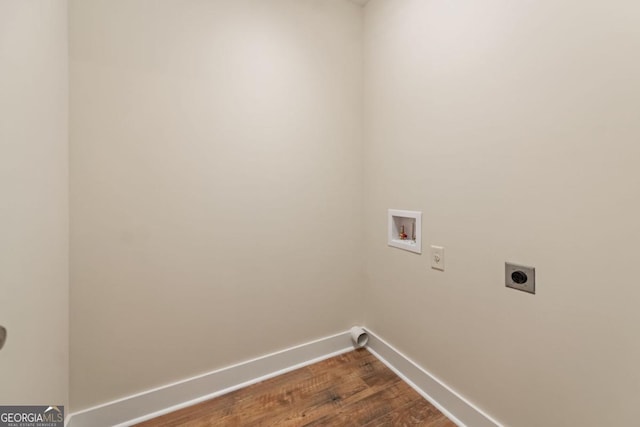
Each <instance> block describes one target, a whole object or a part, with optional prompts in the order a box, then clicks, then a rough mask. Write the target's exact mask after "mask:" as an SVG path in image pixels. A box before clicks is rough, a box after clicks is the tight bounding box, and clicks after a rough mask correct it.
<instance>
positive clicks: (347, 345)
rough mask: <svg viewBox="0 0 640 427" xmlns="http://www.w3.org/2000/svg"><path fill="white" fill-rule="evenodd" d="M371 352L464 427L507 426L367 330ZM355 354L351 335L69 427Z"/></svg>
mask: <svg viewBox="0 0 640 427" xmlns="http://www.w3.org/2000/svg"><path fill="white" fill-rule="evenodd" d="M367 333H368V334H369V342H368V344H367V349H368V350H369V351H370V352H371V353H372V354H373V355H374V356H376V357H377V358H378V359H380V361H381V362H382V363H384V364H385V365H387V366H388V367H389V368H390V369H391V370H392V371H394V372H395V373H396V374H398V376H400V378H402V379H403V380H404V381H406V382H407V383H408V384H409V385H410V386H411V387H413V388H414V389H415V390H416V391H417V392H418V393H420V394H421V395H422V396H423V397H424V398H426V399H427V400H429V401H430V402H431V403H433V404H434V406H436V407H437V408H438V409H439V410H440V411H442V413H444V414H445V415H446V416H447V417H449V419H451V420H452V421H453V422H455V423H456V424H458V425H459V426H461V427H502V426H501V425H500V424H499V423H498V422H496V421H495V420H493V419H492V418H491V417H489V416H488V415H486V414H485V413H483V412H482V411H481V410H480V409H478V408H477V407H476V406H474V405H473V404H472V403H470V402H468V401H467V400H466V399H464V398H463V397H462V396H460V395H459V394H457V393H456V392H455V391H453V390H451V389H450V388H449V387H447V386H446V385H445V384H444V383H442V382H441V381H440V380H438V379H437V378H435V377H434V376H433V375H431V374H429V373H428V372H427V371H425V370H424V369H422V368H421V367H420V366H418V365H417V364H415V363H414V362H413V361H411V360H410V359H408V358H407V357H406V356H404V355H403V354H402V353H400V352H399V351H398V350H396V349H395V348H393V347H392V346H391V345H389V344H388V343H387V342H386V341H384V340H383V339H382V338H380V337H378V336H377V335H376V334H375V333H373V332H372V331H370V330H368V329H367ZM353 349H354V346H353V343H352V342H351V339H350V334H349V331H345V332H341V333H339V334H336V335H332V336H328V337H325V338H321V339H318V340H315V341H311V342H308V343H305V344H302V345H298V346H295V347H291V348H288V349H285V350H282V351H278V352H275V353H271V354H268V355H265V356H262V357H258V358H256V359H252V360H248V361H246V362H242V363H238V364H236V365H232V366H228V367H226V368H222V369H218V370H215V371H213V372H209V373H206V374H203V375H199V376H196V377H193V378H188V379H185V380H183V381H179V382H176V383H173V384H168V385H166V386H162V387H158V388H155V389H152V390H148V391H145V392H143V393H138V394H135V395H132V396H128V397H125V398H122V399H118V400H114V401H112V402H108V403H105V404H103V405H99V406H95V407H93V408H89V409H86V410H83V411H78V412H75V413H72V414H70V415H69V417H68V422H67V423H66V425H67V427H112V426H116V427H124V426H131V425H133V424H136V423H139V422H142V421H146V420H149V419H152V418H155V417H158V416H160V415H164V414H167V413H169V412H173V411H176V410H178V409H182V408H186V407H188V406H191V405H195V404H197V403H200V402H203V401H205V400H209V399H213V398H215V397H218V396H221V395H223V394H226V393H229V392H232V391H234V390H238V389H240V388H243V387H246V386H249V385H251V384H255V383H258V382H260V381H264V380H266V379H269V378H272V377H275V376H278V375H281V374H284V373H286V372H289V371H293V370H295V369H298V368H301V367H304V366H307V365H311V364H313V363H316V362H319V361H321V360H324V359H328V358H330V357H334V356H337V355H339V354H342V353H346V352H348V351H351V350H353Z"/></svg>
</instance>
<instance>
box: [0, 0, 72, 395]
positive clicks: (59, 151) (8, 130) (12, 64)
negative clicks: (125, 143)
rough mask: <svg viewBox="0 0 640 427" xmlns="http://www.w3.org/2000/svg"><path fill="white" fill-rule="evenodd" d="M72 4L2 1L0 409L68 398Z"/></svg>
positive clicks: (0, 48) (55, 0)
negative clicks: (0, 331)
mask: <svg viewBox="0 0 640 427" xmlns="http://www.w3.org/2000/svg"><path fill="white" fill-rule="evenodd" d="M67 70H68V62H67V6H66V1H58V0H50V1H49V0H43V1H37V2H25V1H11V0H9V1H5V0H0V194H2V203H1V204H0V325H3V326H5V327H6V328H7V331H8V335H7V342H6V344H5V346H4V348H3V349H2V350H1V351H0V378H1V380H0V404H2V405H45V404H49V405H66V404H67V400H68V399H67V398H68V373H69V371H68V365H69V364H68V294H69V277H68V265H69V261H68V252H69V250H68V243H69V237H68V231H69V230H68V201H69V200H68V143H67V140H68V138H67V112H68V109H67V99H68V71H67Z"/></svg>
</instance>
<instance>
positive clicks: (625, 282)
mask: <svg viewBox="0 0 640 427" xmlns="http://www.w3.org/2000/svg"><path fill="white" fill-rule="evenodd" d="M639 14H640V4H638V3H637V2H631V1H617V2H613V3H606V4H605V3H603V2H596V1H587V2H584V1H569V0H566V1H562V2H558V1H546V0H541V1H534V2H513V1H507V0H491V1H488V2H487V1H485V2H476V1H470V0H465V1H457V2H446V1H424V0H386V1H385V0H372V1H371V2H370V3H369V4H368V5H367V7H366V8H365V73H366V78H365V94H366V102H365V106H366V114H365V123H366V125H365V164H364V168H365V183H366V187H365V204H364V206H365V212H366V226H365V227H366V232H365V234H366V247H367V256H366V262H365V264H366V276H367V279H368V285H369V289H368V291H369V295H370V298H369V299H368V301H367V302H368V306H367V314H366V324H367V325H368V326H369V327H371V328H372V329H373V330H374V331H376V332H377V333H379V334H381V335H382V336H383V337H385V338H386V339H388V340H389V341H390V342H391V343H392V344H393V345H395V346H397V348H399V349H400V350H402V351H403V352H406V354H407V355H408V356H409V357H411V358H413V359H414V360H415V361H416V362H418V363H419V364H421V365H422V366H423V367H425V368H426V369H428V370H429V371H431V372H432V373H433V374H435V375H436V376H437V377H439V378H440V379H442V380H443V381H444V382H445V383H446V384H448V385H450V386H451V387H453V388H454V389H455V390H457V391H458V392H460V393H461V394H462V395H464V396H466V397H467V398H469V399H470V400H471V401H473V402H475V403H476V404H478V405H479V406H480V407H481V408H483V409H484V410H486V411H487V412H488V413H489V414H491V415H493V416H495V417H496V418H497V419H498V420H499V421H501V422H503V423H504V424H505V425H509V426H518V427H537V426H542V425H544V426H570V425H571V426H603V425H618V426H622V425H636V424H637V419H638V416H639V415H640V413H639V410H638V405H637V400H638V396H639V395H640V370H638V369H637V363H638V360H640V340H638V333H637V331H638V324H640V310H638V301H640V287H638V279H637V278H636V277H635V276H634V275H633V274H634V273H635V270H634V267H635V265H636V264H637V259H638V256H639V255H640V252H639V250H638V242H640V221H638V218H640V201H639V199H638V189H639V188H640V172H639V169H638V159H639V158H640V144H639V143H638V140H639V138H640V121H639V120H638V107H639V105H640V80H638V76H639V75H640V56H638V46H639V44H640V27H639V26H638V17H639ZM388 208H399V209H415V210H421V211H423V212H424V216H423V233H424V237H423V247H425V246H426V247H427V248H428V247H429V245H430V244H436V245H443V246H444V247H445V250H446V271H445V272H439V271H436V270H432V269H430V268H429V257H428V255H427V254H425V253H423V254H422V255H421V256H417V255H414V254H411V253H409V252H403V251H401V250H398V249H393V248H389V247H387V246H386V240H385V239H386V234H385V233H386V230H385V227H386V210H387V209H388ZM505 261H515V262H520V263H525V264H531V265H533V266H535V267H536V268H537V270H536V272H537V279H538V293H537V295H535V296H531V295H528V294H524V293H520V292H517V291H513V290H509V289H506V288H505V287H504V262H505Z"/></svg>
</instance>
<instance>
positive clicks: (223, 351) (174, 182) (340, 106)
mask: <svg viewBox="0 0 640 427" xmlns="http://www.w3.org/2000/svg"><path fill="white" fill-rule="evenodd" d="M69 7H70V11H69V16H70V73H71V89H70V90H71V92H70V93H71V95H70V114H71V117H70V147H71V209H72V231H71V243H72V252H71V255H72V276H71V277H72V283H71V346H70V347H71V366H72V369H71V389H72V391H71V405H72V410H74V411H76V410H80V409H84V408H87V407H90V406H93V405H96V404H99V403H103V402H106V401H110V400H113V399H116V398H119V397H122V396H127V395H130V394H133V393H136V392H139V391H143V390H147V389H150V388H153V387H156V386H160V385H163V384H167V383H170V382H173V381H176V380H180V379H183V378H187V377H190V376H193V375H196V374H200V373H203V372H208V371H211V370H214V369H217V368H221V367H224V366H228V365H231V364H235V363H238V362H240V361H242V360H247V359H250V358H253V357H257V356H260V355H263V354H266V353H269V352H272V351H275V350H279V349H282V348H286V347H289V346H292V345H295V344H299V343H302V342H307V341H309V340H311V339H313V338H318V337H322V336H327V335H331V334H333V333H336V332H340V331H343V330H345V328H346V327H348V325H351V324H354V323H357V322H360V321H361V320H362V306H361V301H360V300H361V298H360V295H361V292H360V291H361V290H362V289H361V286H362V284H363V280H362V268H361V266H362V262H361V255H360V243H361V236H362V228H361V218H360V214H361V209H362V167H361V163H362V157H361V149H362V138H361V131H362V126H361V115H362V108H361V107H362V79H361V72H362V55H361V54H362V51H361V42H362V37H361V30H362V26H361V22H362V14H361V8H360V7H359V6H357V5H355V4H353V3H351V2H347V1H317V0H273V1H263V0H260V1H249V0H219V1H197V0H189V1H179V2H177V1H175V2H172V1H165V2H156V1H146V0H135V1H126V2H125V1H119V2H114V1H111V0H108V1H107V0H105V1H98V0H95V1H90V2H86V1H71V2H70V6H69Z"/></svg>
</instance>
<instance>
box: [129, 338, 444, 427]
mask: <svg viewBox="0 0 640 427" xmlns="http://www.w3.org/2000/svg"><path fill="white" fill-rule="evenodd" d="M138 426H143V427H159V426H162V427H170V426H188V427H203V426H371V427H374V426H375V427H379V426H394V427H395V426H426V427H455V424H454V423H453V422H451V421H450V420H449V419H447V418H446V417H445V416H444V415H443V414H442V413H441V412H440V411H438V410H437V409H436V408H435V407H434V406H433V405H432V404H430V403H429V402H428V401H426V400H425V399H424V398H422V396H420V395H419V394H418V393H416V391H415V390H413V389H412V388H411V387H409V386H408V385H407V384H406V383H405V382H404V381H402V380H401V379H400V378H399V377H398V376H397V375H396V374H394V373H393V372H392V371H391V370H389V368H387V367H386V366H385V365H384V364H382V363H381V362H380V361H379V360H378V359H376V358H375V357H373V356H372V355H371V353H369V352H368V351H366V350H355V351H352V352H349V353H346V354H343V355H340V356H337V357H333V358H331V359H327V360H325V361H322V362H319V363H316V364H314V365H310V366H307V367H304V368H301V369H298V370H295V371H292V372H289V373H286V374H283V375H280V376H278V377H275V378H272V379H269V380H266V381H263V382H260V383H257V384H254V385H252V386H249V387H246V388H243V389H241V390H237V391H234V392H232V393H229V394H226V395H223V396H220V397H218V398H216V399H212V400H209V401H206V402H203V403H200V404H198V405H194V406H191V407H188V408H185V409H181V410H179V411H176V412H172V413H170V414H167V415H164V416H161V417H158V418H155V419H152V420H150V421H146V422H144V423H142V424H138Z"/></svg>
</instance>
